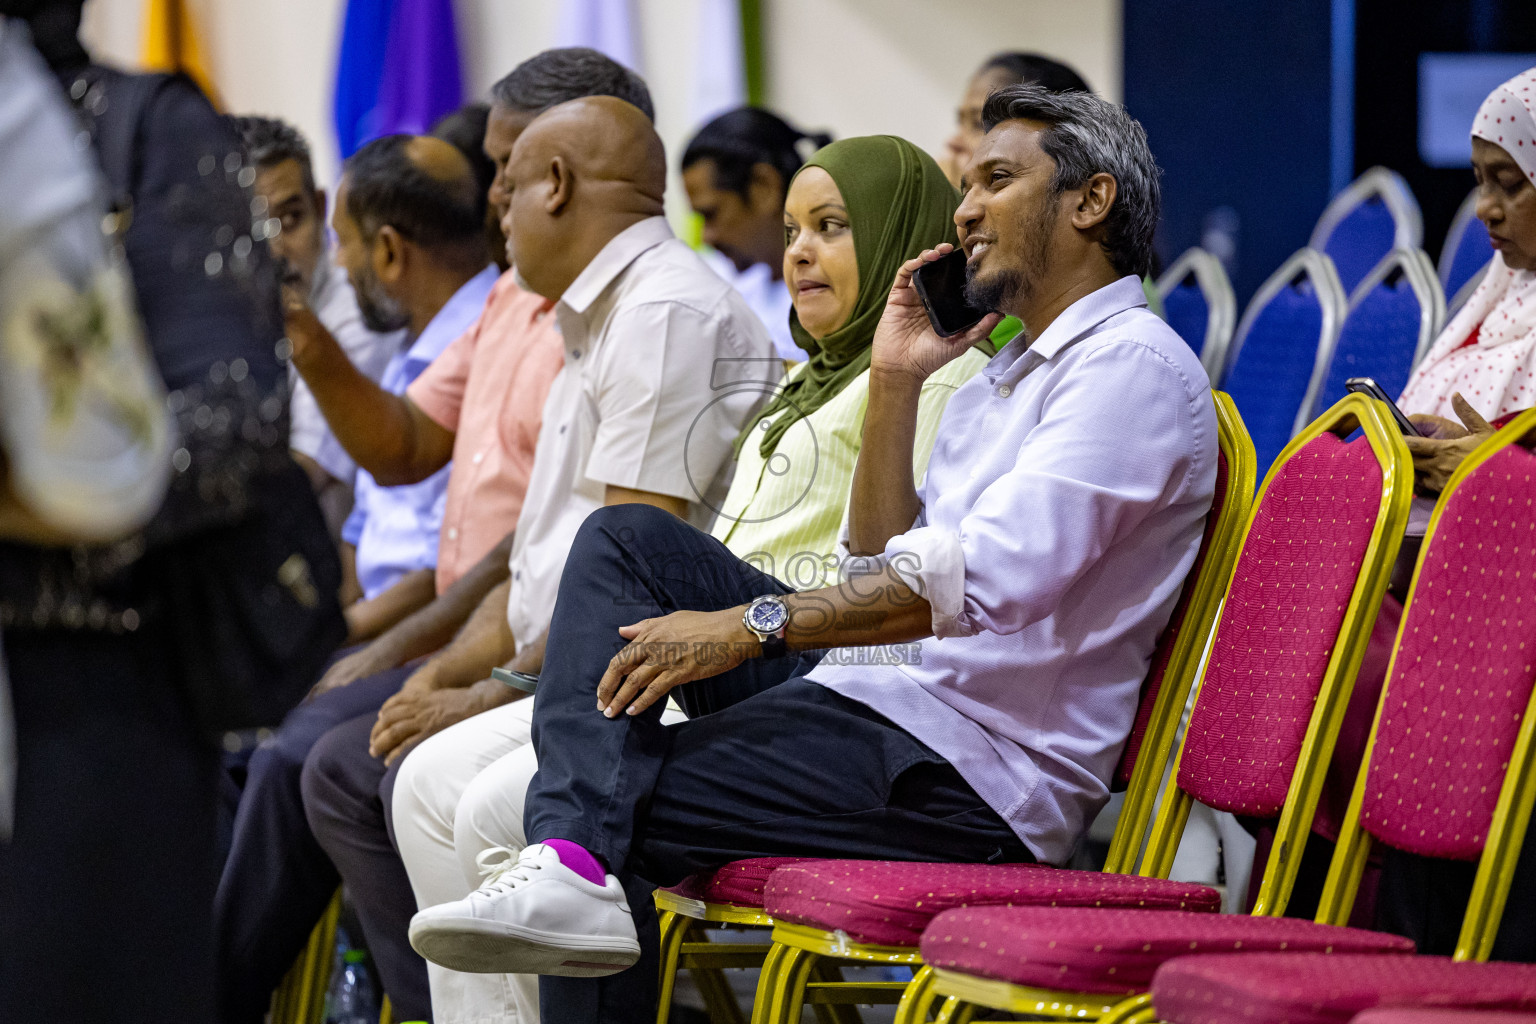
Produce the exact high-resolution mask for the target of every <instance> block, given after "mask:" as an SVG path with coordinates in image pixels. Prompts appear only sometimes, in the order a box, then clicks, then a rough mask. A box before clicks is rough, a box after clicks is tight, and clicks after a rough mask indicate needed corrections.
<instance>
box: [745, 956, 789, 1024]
mask: <svg viewBox="0 0 1536 1024" xmlns="http://www.w3.org/2000/svg"><path fill="white" fill-rule="evenodd" d="M788 954H789V947H788V946H781V945H780V944H779V943H777V942H775V943H773V944H771V945H770V946H769V947H768V955H767V957H765V958H764V959H763V967H762V970H761V971H760V972H758V975H757V991H756V992H755V993H754V994H753V996H752V1018H751V1024H768V1011H769V1009H770V1005H769V1004H770V1003H772V1002H773V990H774V988H775V986H777V985H778V983H779V972H780V971H781V970H782V968H783V964H784V958H785V957H786V956H787V955H788Z"/></svg>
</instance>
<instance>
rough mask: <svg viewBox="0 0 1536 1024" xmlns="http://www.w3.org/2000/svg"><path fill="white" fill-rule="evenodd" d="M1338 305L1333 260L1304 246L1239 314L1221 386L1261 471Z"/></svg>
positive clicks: (1325, 343) (1293, 418)
mask: <svg viewBox="0 0 1536 1024" xmlns="http://www.w3.org/2000/svg"><path fill="white" fill-rule="evenodd" d="M1344 306H1345V303H1344V297H1343V290H1342V289H1341V288H1340V287H1339V283H1338V276H1337V275H1336V274H1335V273H1334V271H1333V268H1332V265H1331V264H1329V263H1328V262H1327V260H1326V258H1323V257H1322V256H1321V254H1319V253H1316V252H1312V251H1309V250H1303V251H1302V252H1300V253H1298V254H1296V255H1295V256H1292V257H1291V258H1290V259H1289V260H1287V261H1286V262H1285V264H1284V266H1282V267H1281V268H1280V270H1278V271H1276V272H1275V274H1274V275H1273V276H1271V277H1270V279H1269V280H1268V281H1266V282H1265V283H1264V285H1263V286H1261V287H1260V288H1259V290H1258V292H1257V293H1256V294H1255V295H1254V297H1253V301H1252V303H1250V305H1249V308H1248V310H1247V312H1246V313H1244V315H1243V323H1242V324H1240V325H1239V326H1238V329H1237V337H1236V339H1235V341H1234V342H1233V344H1234V346H1235V347H1236V352H1235V353H1234V355H1233V356H1232V364H1231V366H1230V368H1229V369H1228V371H1227V375H1226V378H1225V380H1224V381H1223V382H1222V384H1221V387H1222V389H1223V390H1224V391H1226V392H1227V393H1228V394H1229V395H1231V396H1232V400H1233V401H1234V402H1236V403H1237V410H1238V412H1240V413H1241V414H1242V417H1243V423H1244V424H1245V425H1246V426H1247V427H1248V433H1249V434H1250V435H1251V436H1252V437H1253V447H1254V452H1255V454H1256V455H1257V456H1258V462H1257V465H1258V467H1259V469H1260V471H1261V472H1260V475H1261V477H1262V474H1263V472H1264V471H1267V470H1268V469H1269V466H1270V464H1271V463H1273V462H1274V461H1275V457H1276V456H1278V455H1279V454H1280V451H1281V449H1283V448H1284V447H1285V445H1286V442H1288V441H1289V440H1290V439H1291V436H1292V435H1293V434H1294V433H1295V431H1296V427H1297V425H1298V419H1299V418H1300V413H1301V410H1302V406H1303V404H1304V403H1305V402H1306V399H1307V397H1308V391H1309V389H1310V386H1311V383H1312V379H1313V377H1314V375H1315V374H1316V372H1317V364H1318V357H1319V349H1320V347H1323V348H1327V347H1331V345H1332V343H1333V339H1334V337H1335V336H1336V334H1337V332H1338V329H1339V325H1340V323H1341V322H1342V321H1343V319H1344ZM1300 422H1301V423H1305V422H1306V419H1305V418H1300Z"/></svg>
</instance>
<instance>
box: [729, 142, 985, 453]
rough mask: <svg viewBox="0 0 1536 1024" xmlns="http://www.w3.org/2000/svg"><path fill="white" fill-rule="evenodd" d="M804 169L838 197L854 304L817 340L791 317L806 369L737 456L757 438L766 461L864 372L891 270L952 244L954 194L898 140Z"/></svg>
mask: <svg viewBox="0 0 1536 1024" xmlns="http://www.w3.org/2000/svg"><path fill="white" fill-rule="evenodd" d="M805 167H820V168H821V169H822V170H824V171H826V172H827V173H828V174H830V175H831V176H832V180H833V181H834V182H836V183H837V188H838V191H840V192H842V194H843V203H844V204H845V205H846V206H847V207H848V224H849V229H850V230H851V231H852V232H853V251H854V255H855V257H856V258H857V259H858V263H859V297H858V301H857V302H856V303H855V304H854V307H853V313H852V315H851V316H849V318H848V322H847V323H845V324H843V326H841V327H839V328H838V329H837V330H835V331H833V332H832V333H831V334H829V335H827V336H826V337H825V338H822V339H821V340H820V341H817V340H816V339H815V338H812V337H811V336H810V335H809V334H808V333H806V330H805V328H804V327H801V326H800V318H799V316H798V315H796V314H795V312H794V311H793V310H791V311H790V314H789V329H790V332H791V333H792V334H793V335H794V338H795V344H797V345H799V346H800V347H801V348H803V349H805V351H806V352H807V353H809V355H810V361H809V364H808V365H807V366H806V367H805V369H803V370H802V371H800V373H799V374H797V375H796V376H795V378H794V380H792V381H790V382H789V383H788V384H786V385H785V386H784V388H783V389H782V390H781V391H780V392H779V394H778V395H776V396H775V397H774V399H773V401H771V402H769V403H768V405H767V406H766V407H765V408H764V409H763V411H762V414H761V415H760V416H759V417H758V418H757V420H755V421H754V422H752V423H750V424H748V426H747V429H746V430H744V431H742V433H741V436H740V437H739V438H737V439H736V451H737V453H738V454H739V453H740V451H741V446H742V445H743V444H745V443H746V441H747V439H748V438H750V437H753V436H760V437H761V439H762V446H761V449H760V450H761V451H762V454H763V457H764V458H767V457H768V456H769V455H771V454H772V453H773V449H774V447H775V446H776V445H777V444H778V443H779V438H780V437H783V436H784V431H786V430H788V429H789V428H790V427H791V426H793V425H794V423H795V421H796V420H799V419H801V418H803V417H806V416H809V415H810V414H811V413H813V412H815V411H816V410H817V409H819V408H821V407H822V406H823V405H825V404H826V403H827V402H829V401H831V400H832V399H833V398H834V397H836V396H837V393H838V392H840V391H842V390H843V388H845V387H847V385H848V382H849V381H851V380H853V379H854V378H855V377H857V376H858V375H859V374H861V373H863V372H864V371H865V370H867V369H869V355H870V343H871V342H872V341H874V338H875V325H876V324H878V323H879V322H880V315H881V314H882V313H884V312H885V300H886V297H887V296H888V295H890V293H891V282H892V281H894V280H895V279H896V271H897V270H898V269H899V268H900V267H901V265H902V264H903V263H905V262H906V261H907V260H909V259H912V258H913V257H914V256H917V255H918V254H919V253H921V252H922V251H923V250H924V249H931V248H933V247H934V246H936V245H938V244H939V243H940V242H954V241H955V221H954V216H955V208H956V207H957V206H959V205H960V194H959V193H958V192H956V191H955V189H954V186H952V185H951V184H950V183H949V182H948V180H946V179H945V177H944V172H943V171H941V170H939V165H938V164H936V163H934V162H933V158H932V157H930V156H929V155H928V154H927V153H924V152H923V151H922V150H920V149H918V148H917V147H916V146H914V145H912V143H910V142H908V141H906V140H905V139H898V138H896V137H895V136H894V135H869V136H865V137H863V138H856V139H842V140H841V141H838V142H834V143H832V144H831V145H830V146H827V147H825V148H824V149H822V150H820V151H819V152H818V153H817V154H816V155H815V156H813V157H811V158H810V159H809V160H807V161H806V163H805ZM804 169H805V168H804V167H802V168H801V170H802V171H803V170H804ZM796 174H797V175H798V174H799V172H796ZM791 180H793V179H791ZM765 420H766V421H769V422H770V426H769V427H768V429H767V430H766V431H763V430H760V429H759V430H753V428H754V427H756V426H757V424H758V423H759V422H762V421H765Z"/></svg>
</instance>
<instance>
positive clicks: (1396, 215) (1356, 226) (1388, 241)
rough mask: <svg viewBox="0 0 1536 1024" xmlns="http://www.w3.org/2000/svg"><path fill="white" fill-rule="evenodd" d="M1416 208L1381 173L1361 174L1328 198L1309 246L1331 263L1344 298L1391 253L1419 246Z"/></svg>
mask: <svg viewBox="0 0 1536 1024" xmlns="http://www.w3.org/2000/svg"><path fill="white" fill-rule="evenodd" d="M1423 236H1424V228H1423V220H1422V218H1421V216H1420V214H1419V205H1418V202H1417V201H1416V200H1415V199H1414V198H1413V193H1412V192H1411V191H1410V190H1409V189H1408V186H1407V184H1406V183H1405V182H1404V181H1403V179H1402V178H1401V177H1400V176H1399V175H1397V174H1395V173H1393V172H1392V171H1389V170H1387V169H1386V168H1383V167H1373V168H1371V169H1370V170H1368V171H1366V172H1365V173H1364V174H1362V175H1361V176H1360V177H1359V178H1357V179H1356V180H1355V181H1354V182H1353V183H1351V184H1350V185H1349V187H1348V188H1346V189H1345V190H1344V191H1342V192H1340V193H1339V194H1338V195H1337V196H1335V197H1334V199H1333V201H1332V202H1331V203H1329V204H1328V209H1326V210H1324V211H1323V215H1322V216H1321V217H1320V218H1318V222H1317V227H1316V229H1315V230H1314V231H1313V233H1312V240H1311V242H1310V243H1309V244H1310V245H1311V246H1312V248H1314V249H1321V250H1322V251H1323V252H1325V253H1327V254H1328V255H1329V257H1330V258H1332V260H1333V264H1334V268H1335V269H1336V270H1337V271H1338V275H1339V282H1340V283H1341V284H1342V285H1343V286H1344V294H1345V295H1350V294H1353V292H1354V290H1355V286H1356V285H1358V284H1359V283H1360V282H1361V281H1363V280H1365V275H1366V274H1369V273H1370V272H1371V271H1372V270H1373V269H1374V268H1375V266H1376V264H1378V263H1380V262H1381V261H1382V259H1383V258H1384V257H1385V256H1386V255H1387V253H1389V252H1391V251H1392V250H1393V249H1394V248H1398V249H1416V248H1418V247H1419V246H1420V245H1421V244H1422V243H1423V240H1424V238H1423Z"/></svg>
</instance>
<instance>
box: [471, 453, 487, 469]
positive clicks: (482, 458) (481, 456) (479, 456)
mask: <svg viewBox="0 0 1536 1024" xmlns="http://www.w3.org/2000/svg"><path fill="white" fill-rule="evenodd" d="M469 461H470V462H473V463H474V464H475V465H477V466H478V465H480V463H482V462H484V461H485V452H475V457H474V458H472V459H470V460H469Z"/></svg>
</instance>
